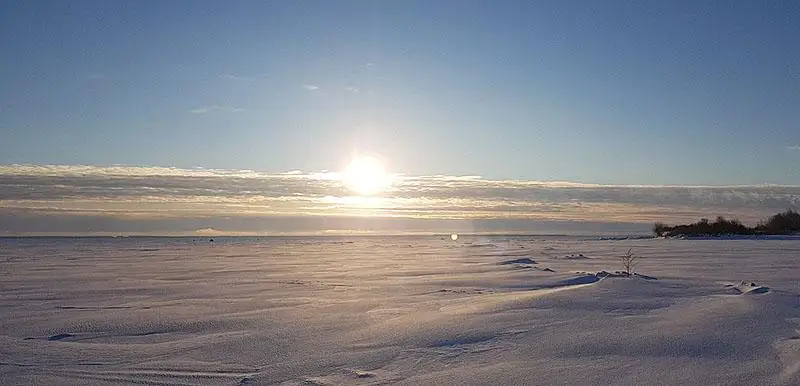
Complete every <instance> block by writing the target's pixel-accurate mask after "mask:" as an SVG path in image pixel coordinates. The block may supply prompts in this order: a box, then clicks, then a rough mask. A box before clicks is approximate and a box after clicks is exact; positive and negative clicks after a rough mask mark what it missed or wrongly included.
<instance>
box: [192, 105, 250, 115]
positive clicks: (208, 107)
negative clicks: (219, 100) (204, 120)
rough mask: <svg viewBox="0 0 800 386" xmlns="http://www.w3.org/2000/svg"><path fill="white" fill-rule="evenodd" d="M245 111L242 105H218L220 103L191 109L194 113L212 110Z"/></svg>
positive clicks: (204, 112)
mask: <svg viewBox="0 0 800 386" xmlns="http://www.w3.org/2000/svg"><path fill="white" fill-rule="evenodd" d="M243 111H245V110H244V109H243V108H241V107H230V106H218V105H211V106H202V107H198V108H195V109H191V110H189V112H190V113H192V114H207V113H212V112H224V113H241V112H243Z"/></svg>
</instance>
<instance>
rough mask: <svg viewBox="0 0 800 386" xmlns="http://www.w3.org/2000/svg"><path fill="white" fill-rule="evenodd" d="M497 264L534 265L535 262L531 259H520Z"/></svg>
mask: <svg viewBox="0 0 800 386" xmlns="http://www.w3.org/2000/svg"><path fill="white" fill-rule="evenodd" d="M499 264H501V265H511V264H536V261H534V260H533V259H530V258H527V257H523V258H521V259H514V260H506V261H503V262H500V263H499Z"/></svg>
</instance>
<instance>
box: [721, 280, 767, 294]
mask: <svg viewBox="0 0 800 386" xmlns="http://www.w3.org/2000/svg"><path fill="white" fill-rule="evenodd" d="M725 287H728V288H732V289H733V290H734V291H736V293H737V294H739V295H750V294H765V293H767V292H769V291H770V289H769V287H764V286H760V285H758V284H756V283H753V282H746V281H740V282H738V283H731V284H726V285H725Z"/></svg>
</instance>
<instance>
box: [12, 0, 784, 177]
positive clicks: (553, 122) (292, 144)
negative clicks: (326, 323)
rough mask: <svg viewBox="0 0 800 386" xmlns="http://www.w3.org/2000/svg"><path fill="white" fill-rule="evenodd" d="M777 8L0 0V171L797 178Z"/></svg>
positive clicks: (746, 4) (772, 4)
mask: <svg viewBox="0 0 800 386" xmlns="http://www.w3.org/2000/svg"><path fill="white" fill-rule="evenodd" d="M799 4H800V3H797V2H794V1H769V2H762V1H739V2H730V1H699V2H698V1H636V2H633V1H631V2H623V1H604V2H598V1H538V2H529V1H519V2H511V1H502V2H489V1H477V2H470V1H433V2H432V1H396V2H378V1H363V2H361V1H336V2H311V1H282V2H281V1H276V2H268V1H236V2H222V1H215V2H204V1H191V2H189V1H168V2H160V1H158V2H157V1H127V2H121V1H117V2H110V1H36V2H31V1H4V2H2V4H0V36H2V39H0V164H21V163H24V164H62V165H76V164H89V165H112V164H125V165H143V166H175V167H180V168H193V167H198V166H202V167H207V168H218V169H251V170H258V171H264V172H282V171H289V170H296V169H298V170H304V171H316V170H323V169H327V170H338V169H340V168H341V167H342V166H344V165H345V164H346V163H347V160H348V158H349V157H350V155H351V154H352V153H353V152H354V151H359V152H370V153H377V154H380V155H382V156H384V157H385V158H386V159H388V160H389V168H390V170H392V171H394V172H402V173H406V174H409V175H430V174H444V175H481V176H485V177H487V178H493V179H517V180H543V181H553V180H555V181H576V182H585V183H601V184H645V185H647V184H677V185H698V184H702V185H706V184H708V185H718V184H734V185H735V184H760V183H771V184H787V185H800V148H797V147H796V146H800V109H798V108H797V107H798V106H800V93H799V92H798V91H797V90H800V46H798V45H797V38H798V35H800V5H799Z"/></svg>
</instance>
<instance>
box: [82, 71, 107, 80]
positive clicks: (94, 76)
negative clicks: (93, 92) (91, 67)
mask: <svg viewBox="0 0 800 386" xmlns="http://www.w3.org/2000/svg"><path fill="white" fill-rule="evenodd" d="M86 78H87V79H89V80H105V79H107V78H108V76H106V74H102V73H99V72H95V73H91V74H88V75H86Z"/></svg>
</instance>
